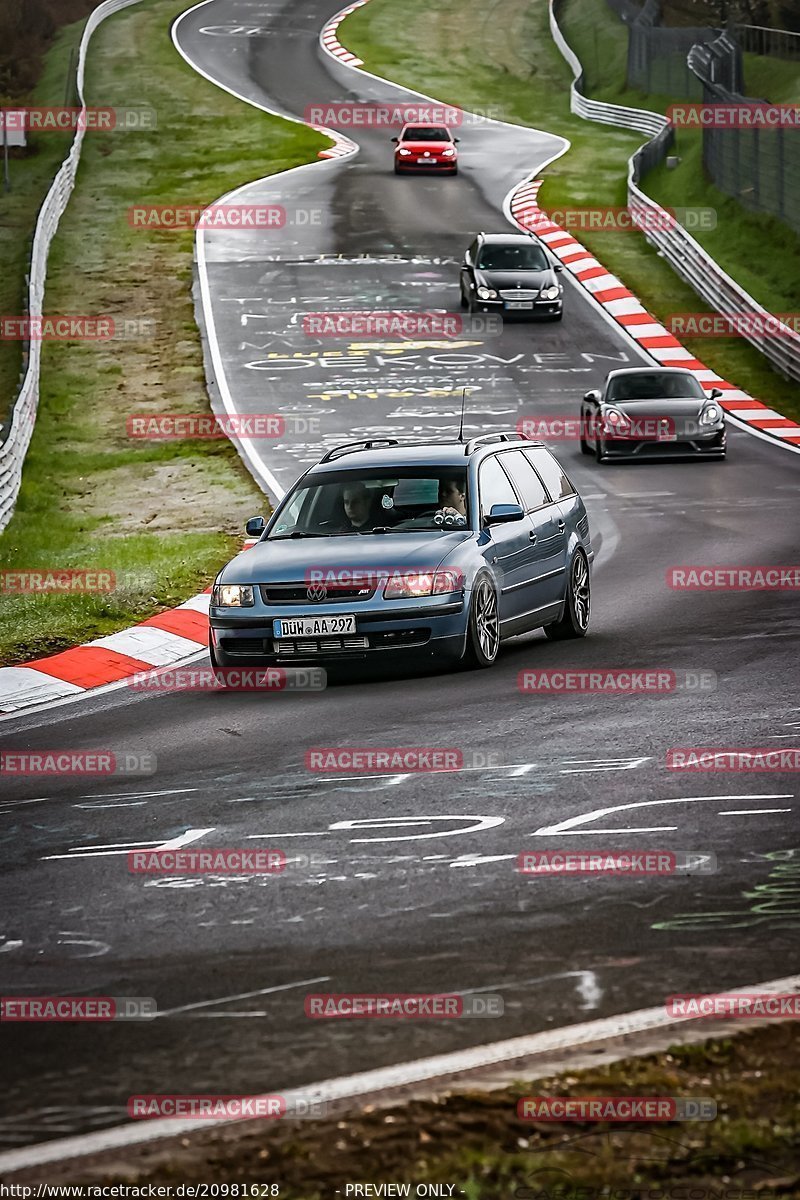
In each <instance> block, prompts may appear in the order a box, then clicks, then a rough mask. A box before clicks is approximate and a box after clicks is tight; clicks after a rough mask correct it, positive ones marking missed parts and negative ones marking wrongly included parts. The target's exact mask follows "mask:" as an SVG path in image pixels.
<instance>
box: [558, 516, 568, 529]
mask: <svg viewBox="0 0 800 1200" xmlns="http://www.w3.org/2000/svg"><path fill="white" fill-rule="evenodd" d="M566 528H567V526H566V524H565V523H564V521H562V520H561V519H560V518H559V522H558V532H559V533H563V532H564V530H565V529H566Z"/></svg>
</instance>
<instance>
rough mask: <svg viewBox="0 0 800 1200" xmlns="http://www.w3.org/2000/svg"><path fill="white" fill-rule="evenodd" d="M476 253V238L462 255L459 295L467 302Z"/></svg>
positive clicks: (470, 290) (472, 281)
mask: <svg viewBox="0 0 800 1200" xmlns="http://www.w3.org/2000/svg"><path fill="white" fill-rule="evenodd" d="M477 253H478V239H477V238H476V239H475V241H474V242H473V243H472V245H471V246H470V247H469V249H468V250H467V251H466V252H465V254H464V261H463V263H462V264H461V295H462V296H463V298H464V299H465V300H469V297H470V296H471V295H472V290H473V287H474V283H475V280H474V276H473V272H474V268H475V258H476V256H477Z"/></svg>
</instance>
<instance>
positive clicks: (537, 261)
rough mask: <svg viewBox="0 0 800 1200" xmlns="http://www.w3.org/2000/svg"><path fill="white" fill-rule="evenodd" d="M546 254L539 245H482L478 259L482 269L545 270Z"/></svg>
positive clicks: (547, 264)
mask: <svg viewBox="0 0 800 1200" xmlns="http://www.w3.org/2000/svg"><path fill="white" fill-rule="evenodd" d="M548 266H549V263H548V261H547V255H546V254H545V252H544V250H542V248H541V246H534V245H533V244H531V245H522V246H513V245H512V246H484V247H483V249H482V250H481V256H480V258H479V259H478V267H479V268H480V269H481V270H483V271H546V270H547V268H548Z"/></svg>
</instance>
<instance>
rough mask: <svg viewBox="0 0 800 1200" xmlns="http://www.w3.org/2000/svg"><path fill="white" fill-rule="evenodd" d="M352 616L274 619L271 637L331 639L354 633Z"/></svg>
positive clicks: (354, 623) (353, 616) (354, 619)
mask: <svg viewBox="0 0 800 1200" xmlns="http://www.w3.org/2000/svg"><path fill="white" fill-rule="evenodd" d="M355 631H356V618H355V615H354V614H348V615H346V616H345V615H340V616H333V615H330V616H326V617H276V618H275V619H274V621H273V622H272V636H273V637H276V638H295V637H299V638H306V637H331V636H335V635H336V634H339V633H355Z"/></svg>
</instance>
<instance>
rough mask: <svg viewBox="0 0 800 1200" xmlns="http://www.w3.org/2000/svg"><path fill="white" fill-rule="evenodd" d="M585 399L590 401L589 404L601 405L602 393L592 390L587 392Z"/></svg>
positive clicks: (595, 389)
mask: <svg viewBox="0 0 800 1200" xmlns="http://www.w3.org/2000/svg"><path fill="white" fill-rule="evenodd" d="M583 398H584V400H586V401H588V403H589V404H599V403H600V393H599V391H598V390H597V388H592V390H591V392H587V393H586V395H585V396H584V397H583Z"/></svg>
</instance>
